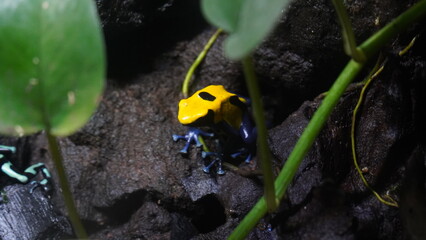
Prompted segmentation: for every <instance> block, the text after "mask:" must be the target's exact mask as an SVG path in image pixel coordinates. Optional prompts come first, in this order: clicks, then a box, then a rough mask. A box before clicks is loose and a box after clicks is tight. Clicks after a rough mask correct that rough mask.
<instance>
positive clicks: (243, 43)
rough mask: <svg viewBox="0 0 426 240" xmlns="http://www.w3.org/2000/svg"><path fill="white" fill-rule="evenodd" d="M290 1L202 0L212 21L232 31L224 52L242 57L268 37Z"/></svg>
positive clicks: (236, 58) (229, 55) (232, 57)
mask: <svg viewBox="0 0 426 240" xmlns="http://www.w3.org/2000/svg"><path fill="white" fill-rule="evenodd" d="M289 3H290V0H241V1H240V0H238V1H233V0H203V1H202V10H203V14H204V16H205V17H206V19H207V20H208V21H209V22H210V23H211V24H213V25H215V26H217V27H219V28H223V29H224V30H225V31H228V32H229V33H230V36H229V37H228V39H226V41H225V53H226V55H227V56H228V57H229V58H231V59H234V60H239V59H242V58H244V57H245V56H247V55H248V54H250V53H251V52H252V51H253V50H254V49H255V48H256V47H257V46H258V45H259V44H260V43H261V42H262V40H263V39H265V38H266V37H267V35H268V34H269V33H270V32H271V31H272V29H273V27H274V26H275V23H276V22H277V20H278V19H279V17H280V15H281V13H282V12H283V11H284V9H285V8H286V7H287V6H288V4H289Z"/></svg>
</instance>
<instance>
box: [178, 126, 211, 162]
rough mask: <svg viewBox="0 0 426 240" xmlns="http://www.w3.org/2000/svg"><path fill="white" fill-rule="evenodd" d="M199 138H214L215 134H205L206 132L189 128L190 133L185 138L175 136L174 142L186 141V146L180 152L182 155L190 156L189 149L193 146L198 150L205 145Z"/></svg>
mask: <svg viewBox="0 0 426 240" xmlns="http://www.w3.org/2000/svg"><path fill="white" fill-rule="evenodd" d="M199 136H205V137H213V136H214V134H213V133H208V132H204V131H202V130H200V129H198V128H192V127H191V128H189V130H188V132H187V133H186V134H185V135H183V136H181V135H176V134H173V141H175V142H177V141H179V140H181V139H182V140H185V141H186V144H185V146H184V147H183V148H182V150H180V151H179V152H180V153H181V154H184V155H186V154H188V149H189V146H190V145H191V144H195V146H197V147H198V148H200V147H202V146H203V144H202V143H201V141H200V140H199Z"/></svg>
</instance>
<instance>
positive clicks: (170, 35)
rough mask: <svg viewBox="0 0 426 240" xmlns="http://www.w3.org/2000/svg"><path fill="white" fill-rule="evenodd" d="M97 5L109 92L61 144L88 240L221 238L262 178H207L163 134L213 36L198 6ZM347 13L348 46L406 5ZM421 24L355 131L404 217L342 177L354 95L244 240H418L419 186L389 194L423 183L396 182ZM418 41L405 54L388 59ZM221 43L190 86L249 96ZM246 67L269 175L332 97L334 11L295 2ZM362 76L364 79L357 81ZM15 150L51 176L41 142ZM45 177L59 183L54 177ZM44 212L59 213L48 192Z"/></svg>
mask: <svg viewBox="0 0 426 240" xmlns="http://www.w3.org/2000/svg"><path fill="white" fill-rule="evenodd" d="M96 2H97V4H98V7H99V11H100V16H101V19H102V22H103V27H104V32H105V37H106V46H107V53H108V64H109V66H108V84H107V88H106V90H105V93H104V96H103V100H102V101H101V103H100V106H99V108H98V110H97V111H96V113H95V114H94V116H93V117H92V118H91V120H90V121H89V123H88V124H87V125H86V126H85V127H84V128H83V129H81V130H80V131H79V132H77V133H76V134H74V135H72V136H70V137H68V138H63V139H61V140H60V143H61V147H62V150H63V153H64V157H65V159H64V161H65V165H66V168H67V173H68V176H69V179H70V183H71V188H72V191H73V193H74V198H75V201H76V204H77V208H78V211H79V213H80V215H81V217H82V220H83V222H84V223H85V225H86V227H87V229H88V231H89V233H90V235H91V238H93V239H124V240H125V239H225V238H226V236H228V235H229V233H230V232H231V231H232V230H233V229H234V228H235V227H236V226H237V224H238V223H239V221H240V220H241V219H242V218H243V217H244V216H245V214H246V213H247V212H248V211H249V210H250V209H251V207H252V206H253V205H254V204H255V203H256V201H257V200H258V198H259V197H260V196H261V194H262V183H261V178H259V177H256V176H254V175H249V176H248V177H247V176H242V175H240V174H238V173H236V172H232V171H227V173H226V174H225V175H224V176H217V175H215V174H211V175H209V174H205V173H203V172H202V166H203V165H204V164H205V162H204V161H203V160H202V159H201V157H200V152H199V151H198V150H197V149H195V148H191V149H190V154H189V156H188V157H187V158H184V157H182V156H181V155H180V154H179V153H178V152H179V150H180V149H181V147H182V144H183V143H175V142H173V141H172V137H171V136H172V134H183V133H184V132H185V131H186V129H185V127H183V126H181V125H180V124H179V122H178V121H177V118H176V114H177V103H178V101H179V99H180V98H181V97H182V96H181V94H180V87H181V83H182V81H183V79H184V76H185V74H186V71H187V69H188V68H189V66H190V65H191V63H192V61H193V60H194V59H195V58H196V56H197V55H198V53H199V52H200V51H201V50H202V48H203V46H204V44H205V43H206V42H207V40H208V39H209V37H210V36H211V35H212V34H213V33H214V32H215V29H214V28H212V27H210V26H209V25H208V24H207V23H206V22H205V21H204V20H203V19H202V16H201V13H200V11H199V6H198V2H199V1H196V0H191V1H187V0H164V1H158V0H146V1H135V0H126V1H119V0H98V1H96ZM347 4H348V9H349V12H350V14H351V17H352V20H353V24H354V29H355V33H356V35H357V37H358V40H359V42H361V41H362V40H364V39H365V38H367V37H368V36H370V35H371V34H372V33H374V32H375V31H376V30H378V29H380V28H381V27H382V26H384V25H385V24H386V23H387V22H388V21H389V20H390V19H392V18H393V17H395V16H397V15H398V14H399V13H401V12H402V11H404V10H405V9H406V8H408V6H409V3H407V2H404V3H402V2H400V1H394V0H386V1H374V0H369V1H356V0H354V1H348V2H347ZM372 6H374V7H372ZM422 26H424V25H421V24H418V25H415V26H413V27H412V28H410V29H409V31H407V32H406V33H404V34H402V35H401V36H400V37H398V39H395V40H394V42H393V43H389V46H388V47H387V48H386V49H385V51H384V56H385V59H387V61H386V63H385V69H384V71H383V72H382V73H381V74H380V75H379V77H378V78H377V79H375V80H374V82H373V83H372V85H371V86H370V87H369V89H368V92H367V95H366V98H365V102H364V104H363V107H362V109H361V111H360V113H359V118H358V120H357V128H356V139H357V153H358V158H359V162H360V164H361V165H362V166H365V167H368V172H367V173H366V174H365V176H366V178H367V180H368V181H369V182H370V183H371V184H372V186H373V187H374V188H375V189H376V190H378V191H379V192H380V193H381V194H383V193H386V192H387V191H389V194H390V195H391V196H392V197H394V198H396V199H397V200H401V209H402V210H404V214H402V215H401V217H400V215H399V210H398V209H397V208H393V207H388V206H386V205H383V204H381V203H379V202H378V201H377V199H376V198H374V196H373V195H372V194H371V192H370V191H369V190H367V189H366V188H365V187H364V185H363V184H362V182H361V180H360V178H359V176H358V175H357V174H358V173H357V172H356V170H355V169H354V167H353V164H352V159H351V152H350V142H349V137H350V135H349V134H350V121H351V120H350V118H351V115H352V110H353V108H354V106H355V103H356V101H357V99H358V97H359V91H360V88H359V87H357V86H355V85H354V86H352V87H351V89H349V90H348V91H347V92H346V93H345V95H344V97H343V98H342V99H341V101H340V103H339V104H338V106H337V107H336V110H335V111H334V112H333V115H332V117H331V118H330V119H329V121H328V122H327V125H326V126H325V128H324V130H323V131H322V133H321V135H320V136H319V138H318V139H317V141H316V142H315V144H314V146H313V148H312V150H311V151H310V152H309V154H308V156H307V157H306V159H305V160H304V161H303V162H302V165H301V167H300V169H299V171H298V173H297V174H296V177H295V179H294V181H293V183H292V185H291V186H290V188H289V190H288V193H287V197H286V199H285V200H284V201H283V202H282V204H281V206H280V210H279V211H278V212H277V213H276V214H273V215H270V216H267V218H265V219H264V220H262V222H261V223H260V224H259V225H258V226H257V227H256V228H255V229H254V230H253V232H252V233H251V234H250V235H249V239H281V238H282V239H355V238H360V239H366V238H368V239H371V238H372V239H395V238H400V239H401V238H403V237H404V236H408V235H412V236H424V235H422V234H424V233H422V230H421V227H418V226H419V225H418V224H416V222H418V221H420V222H421V221H423V222H424V217H422V215H421V214H420V215H419V216H418V215H416V216H413V213H412V212H413V209H415V210H416V209H424V208H423V207H424V205H422V203H421V202H420V203H417V202H414V203H413V202H412V201H410V200H411V199H413V197H410V196H413V195H414V196H417V197H419V196H420V198H421V197H423V196H424V195H422V194H421V193H422V191H423V193H424V188H425V184H423V185H421V184H419V186H417V187H416V188H414V189H415V190H411V191H408V192H407V193H404V194H405V195H403V196H408V197H406V198H404V197H401V196H400V193H401V189H403V187H402V186H403V185H404V184H407V183H406V182H408V183H409V182H416V180H418V181H417V182H424V181H425V180H424V178H423V179H421V177H420V176H422V174H421V173H420V174H419V173H417V174H410V176H417V177H413V178H414V179H413V178H411V179H410V178H408V179H406V180H404V176H407V174H405V173H406V171H408V170H406V164H407V161H408V159H417V160H416V161H414V162H417V164H418V165H416V166H420V167H418V169H421V163H425V158H424V137H423V136H424V133H425V127H424V124H422V123H424V122H425V116H424V110H423V109H425V103H426V98H425V97H424V94H422V93H423V92H424V91H425V90H426V89H425V87H426V85H425V83H424V79H425V76H426V70H425V69H426V67H425V66H426V57H425V56H426V53H425V50H424V49H423V48H422V46H421V44H417V43H421V42H424V41H425V35H424V28H422ZM416 35H418V39H417V42H416V44H415V45H414V47H413V49H411V50H410V51H409V52H408V53H407V54H406V55H404V56H402V57H399V56H398V55H397V53H398V51H400V50H401V49H403V48H404V47H405V46H406V45H407V44H408V43H409V42H410V41H411V39H412V38H413V37H414V36H416ZM224 38H225V36H224V35H222V36H221V37H220V38H219V40H218V42H217V43H216V44H215V45H214V47H213V48H212V49H211V51H210V52H209V54H208V55H207V58H206V59H205V61H204V62H203V63H202V64H201V65H200V68H199V69H198V71H197V72H196V75H195V83H194V85H193V90H196V89H200V88H202V87H204V86H207V85H209V84H223V85H225V87H226V88H227V89H228V90H230V91H233V92H236V93H240V94H242V95H247V92H246V89H245V87H244V79H243V76H242V72H241V69H240V65H239V64H238V63H233V62H230V61H228V60H227V59H225V58H224V56H223V54H222V50H221V43H222V41H223V39H224ZM254 57H255V64H256V72H257V74H258V76H259V80H260V83H261V90H262V93H263V100H264V103H265V107H266V109H267V119H268V122H270V125H271V127H272V128H271V129H270V139H269V140H270V145H271V149H272V151H273V153H274V156H275V158H276V162H275V164H276V166H277V169H279V168H280V166H281V165H282V164H283V163H284V162H285V160H286V157H287V156H288V154H289V153H290V152H291V150H292V147H293V146H294V144H295V141H297V138H298V136H300V134H301V132H302V131H303V128H304V127H305V126H306V124H307V123H308V121H309V119H310V116H311V115H312V114H313V112H314V111H315V109H316V108H317V106H318V104H319V103H320V102H321V99H322V98H321V96H320V97H316V98H315V96H317V95H319V94H321V93H323V92H324V91H326V90H327V89H328V88H329V86H330V84H331V83H332V82H333V81H334V79H335V78H336V76H337V75H338V73H339V72H340V71H341V69H342V67H343V66H344V64H345V62H346V61H347V60H348V57H347V56H345V54H344V53H343V49H342V46H341V35H340V28H339V26H338V23H337V20H336V16H335V15H334V10H333V7H332V5H331V2H330V1H327V0H315V1H314V0H310V1H295V2H294V3H293V4H292V5H291V6H290V8H289V11H288V14H287V15H286V16H285V17H283V18H282V19H281V20H280V23H279V25H278V26H277V28H276V30H275V31H274V32H273V34H272V35H271V37H270V38H269V39H268V40H266V41H265V42H264V43H263V44H262V46H261V47H260V48H259V49H258V50H257V51H256V53H255V55H254ZM371 65H374V60H373V62H372V63H371ZM367 74H368V69H367V70H366V71H365V72H364V73H363V74H362V76H361V78H362V77H363V76H366V75H367ZM361 78H360V79H359V80H361ZM21 141H23V140H21ZM25 141H26V142H27V144H26V145H25V146H23V145H22V144H21V145H19V146H20V152H19V154H21V155H19V156H22V154H24V155H25V154H27V155H28V157H27V158H21V157H18V158H17V159H30V160H31V162H39V161H44V162H46V164H47V165H48V166H49V167H50V168H51V169H53V166H52V163H51V161H50V159H49V155H48V152H47V143H46V140H45V139H44V136H43V134H38V135H36V136H32V137H28V138H26V140H25ZM415 149H417V150H415ZM422 149H423V150H422ZM410 156H411V157H410ZM419 159H420V160H419ZM422 161H423V162H422ZM419 162H420V164H419ZM17 164H18V165H19V166H25V165H28V164H29V162H19V161H18V163H17ZM242 167H245V168H248V169H249V171H250V168H252V167H254V166H246V165H244V164H243V165H242ZM423 167H424V164H423ZM410 171H414V170H410ZM54 179H55V182H56V183H57V180H56V179H57V178H56V174H54ZM56 189H58V186H56ZM417 193H420V194H417ZM403 199H406V200H404V201H403ZM53 202H54V204H55V206H56V208H57V209H58V210H59V211H61V212H62V213H64V208H63V204H62V200H61V196H60V194H59V191H57V192H56V194H55V195H54V197H53ZM403 206H404V207H403ZM413 219H415V220H416V221H414V220H413ZM418 219H420V220H418ZM417 220H418V221H417ZM405 226H408V227H405Z"/></svg>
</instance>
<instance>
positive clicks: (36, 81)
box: [30, 78, 38, 86]
mask: <svg viewBox="0 0 426 240" xmlns="http://www.w3.org/2000/svg"><path fill="white" fill-rule="evenodd" d="M37 84H38V79H37V78H31V79H30V85H33V86H35V85H37Z"/></svg>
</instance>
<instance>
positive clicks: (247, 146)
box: [173, 85, 257, 174]
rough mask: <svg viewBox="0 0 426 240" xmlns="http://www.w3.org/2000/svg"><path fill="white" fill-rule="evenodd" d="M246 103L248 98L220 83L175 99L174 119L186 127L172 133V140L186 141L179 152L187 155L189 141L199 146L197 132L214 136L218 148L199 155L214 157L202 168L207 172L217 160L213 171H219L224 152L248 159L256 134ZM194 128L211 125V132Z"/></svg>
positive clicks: (247, 160) (251, 153) (220, 172)
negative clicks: (215, 151)
mask: <svg viewBox="0 0 426 240" xmlns="http://www.w3.org/2000/svg"><path fill="white" fill-rule="evenodd" d="M248 105H249V100H248V99H245V98H243V97H240V96H238V95H237V94H234V93H231V92H228V91H227V90H226V89H225V88H224V87H223V86H222V85H210V86H207V87H205V88H203V89H201V90H199V91H197V92H195V93H194V94H193V95H192V96H191V97H189V98H187V99H182V100H181V101H180V102H179V112H178V120H179V122H180V123H181V124H183V125H185V126H189V127H190V128H189V130H188V133H187V134H186V135H184V136H179V135H173V140H174V141H178V140H180V139H184V140H186V144H185V146H184V148H183V149H182V150H181V151H180V152H181V153H183V154H187V153H188V148H189V145H190V144H194V143H195V144H196V146H197V147H202V144H201V142H200V141H199V140H198V137H199V136H200V135H201V136H209V137H212V136H216V137H218V139H219V142H220V145H221V146H220V148H221V149H222V150H220V152H218V153H213V152H203V153H202V157H203V158H204V157H207V156H213V157H215V158H216V160H214V161H213V162H211V163H210V164H208V165H207V166H206V167H205V168H204V169H203V170H204V172H207V173H208V172H209V171H210V168H211V167H212V166H213V165H214V163H216V162H218V163H219V166H218V169H217V172H218V173H219V174H223V173H224V171H223V170H222V168H221V161H222V158H223V157H226V156H227V155H229V156H231V157H233V158H235V157H237V156H239V155H242V154H246V155H247V157H246V160H245V161H246V162H250V161H251V159H252V157H253V155H254V154H255V152H256V135H257V134H256V128H255V126H254V123H253V120H252V117H251V114H250V112H249V110H248ZM198 127H211V128H212V129H213V131H214V134H213V133H207V132H204V131H202V130H200V129H198Z"/></svg>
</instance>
